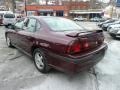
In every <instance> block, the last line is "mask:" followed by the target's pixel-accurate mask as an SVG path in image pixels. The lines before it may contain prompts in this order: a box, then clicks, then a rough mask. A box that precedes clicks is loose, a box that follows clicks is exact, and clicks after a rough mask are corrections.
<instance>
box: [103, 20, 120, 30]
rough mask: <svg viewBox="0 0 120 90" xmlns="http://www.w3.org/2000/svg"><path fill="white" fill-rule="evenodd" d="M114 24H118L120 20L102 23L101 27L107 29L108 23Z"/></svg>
mask: <svg viewBox="0 0 120 90" xmlns="http://www.w3.org/2000/svg"><path fill="white" fill-rule="evenodd" d="M115 24H120V20H117V21H114V22H111V23H106V24H103V25H102V29H103V30H105V31H107V28H108V27H109V26H110V25H115Z"/></svg>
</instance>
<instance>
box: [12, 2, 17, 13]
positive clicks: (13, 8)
mask: <svg viewBox="0 0 120 90" xmlns="http://www.w3.org/2000/svg"><path fill="white" fill-rule="evenodd" d="M15 8H16V3H15V0H12V10H13V13H15Z"/></svg>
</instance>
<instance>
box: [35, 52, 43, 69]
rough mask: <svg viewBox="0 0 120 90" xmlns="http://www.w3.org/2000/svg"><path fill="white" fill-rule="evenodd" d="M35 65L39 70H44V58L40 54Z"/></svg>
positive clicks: (36, 56) (36, 55)
mask: <svg viewBox="0 0 120 90" xmlns="http://www.w3.org/2000/svg"><path fill="white" fill-rule="evenodd" d="M35 63H36V65H37V67H38V68H39V69H43V68H44V63H43V56H42V55H41V54H40V53H38V52H37V53H36V54H35Z"/></svg>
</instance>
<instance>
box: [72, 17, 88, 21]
mask: <svg viewBox="0 0 120 90" xmlns="http://www.w3.org/2000/svg"><path fill="white" fill-rule="evenodd" d="M73 20H74V21H86V20H87V18H83V17H75V18H74V19H73Z"/></svg>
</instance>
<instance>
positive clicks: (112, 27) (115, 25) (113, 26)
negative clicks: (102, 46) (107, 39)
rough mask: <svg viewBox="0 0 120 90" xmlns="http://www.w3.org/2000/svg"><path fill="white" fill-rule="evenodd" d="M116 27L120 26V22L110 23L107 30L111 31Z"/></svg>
mask: <svg viewBox="0 0 120 90" xmlns="http://www.w3.org/2000/svg"><path fill="white" fill-rule="evenodd" d="M114 28H120V24H113V25H110V26H109V27H108V28H107V31H108V32H109V30H111V29H114Z"/></svg>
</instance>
